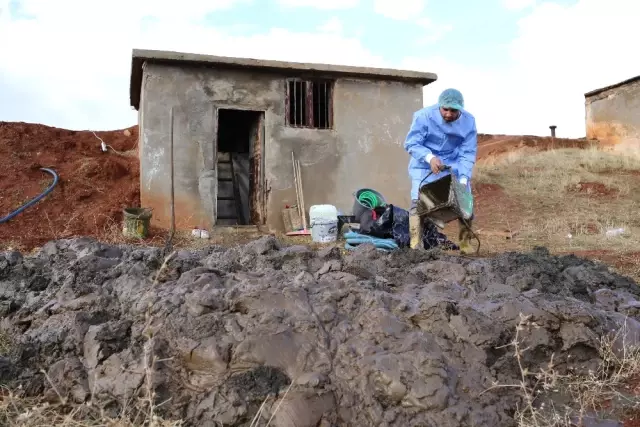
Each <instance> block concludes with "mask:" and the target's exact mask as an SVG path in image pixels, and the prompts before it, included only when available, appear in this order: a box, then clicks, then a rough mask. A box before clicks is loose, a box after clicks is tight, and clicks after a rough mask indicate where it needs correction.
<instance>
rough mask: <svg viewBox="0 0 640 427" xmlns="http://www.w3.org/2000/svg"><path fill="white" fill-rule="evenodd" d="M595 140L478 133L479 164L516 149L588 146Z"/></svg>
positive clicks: (544, 149)
mask: <svg viewBox="0 0 640 427" xmlns="http://www.w3.org/2000/svg"><path fill="white" fill-rule="evenodd" d="M593 143H594V142H592V141H588V140H586V139H567V138H552V137H550V136H545V137H540V136H529V135H524V136H518V135H487V134H478V155H477V157H478V164H482V163H490V162H492V161H496V160H498V159H499V158H500V157H502V156H503V155H506V154H508V153H511V152H514V151H521V152H538V151H546V150H554V149H559V148H586V147H590V146H591V145H592V144H593Z"/></svg>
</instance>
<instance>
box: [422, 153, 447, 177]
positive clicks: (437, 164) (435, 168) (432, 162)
mask: <svg viewBox="0 0 640 427" xmlns="http://www.w3.org/2000/svg"><path fill="white" fill-rule="evenodd" d="M425 160H426V161H427V162H428V163H429V166H431V172H433V173H440V172H441V171H443V170H444V165H443V164H442V161H441V160H440V159H439V158H438V157H436V156H434V155H433V154H429V155H427V157H426V158H425Z"/></svg>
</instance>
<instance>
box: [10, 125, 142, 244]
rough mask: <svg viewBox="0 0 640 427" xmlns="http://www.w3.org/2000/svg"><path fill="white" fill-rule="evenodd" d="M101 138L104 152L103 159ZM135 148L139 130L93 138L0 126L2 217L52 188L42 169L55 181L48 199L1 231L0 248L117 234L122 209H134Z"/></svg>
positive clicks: (136, 201)
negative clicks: (114, 229)
mask: <svg viewBox="0 0 640 427" xmlns="http://www.w3.org/2000/svg"><path fill="white" fill-rule="evenodd" d="M127 134H128V136H127ZM96 135H97V136H96ZM98 138H101V139H102V140H104V142H105V143H106V144H108V145H109V147H110V148H109V149H108V152H107V153H103V152H102V151H101V150H100V139H98ZM137 141H138V128H137V126H135V127H132V128H130V129H126V130H117V131H109V132H95V135H94V133H93V132H90V131H71V130H65V129H57V128H53V127H49V126H44V125H39V124H30V123H7V122H0V217H4V216H5V215H7V214H9V213H10V212H12V211H13V210H15V209H17V208H18V207H20V206H21V205H22V204H24V203H25V202H27V201H28V200H30V199H32V198H33V197H35V196H37V195H38V194H40V193H41V192H42V191H43V190H44V189H45V188H46V187H47V186H48V185H50V183H51V182H52V177H51V176H50V175H49V174H47V173H45V172H43V171H41V170H40V168H41V167H48V168H51V169H53V170H54V171H55V172H56V173H57V174H58V175H59V177H60V181H59V183H58V185H57V186H56V187H55V188H54V190H53V192H52V193H51V194H50V195H48V196H47V197H46V198H45V199H43V200H42V201H40V202H39V203H38V204H36V205H35V206H32V207H30V208H29V209H27V210H26V211H24V212H22V213H21V214H19V215H18V216H16V217H15V218H13V219H11V220H10V221H9V222H7V223H4V224H0V247H8V246H18V247H21V248H25V249H30V248H32V247H34V246H38V245H41V244H43V243H45V242H47V241H49V240H51V239H54V238H66V237H72V236H85V235H86V236H97V237H103V236H105V235H106V234H109V233H111V232H112V231H113V230H112V229H113V228H114V227H120V224H119V221H120V220H121V218H122V214H121V211H122V208H123V207H126V206H137V205H138V204H139V198H140V196H139V166H138V157H137V149H136V147H137ZM114 150H115V151H117V152H118V153H116V152H115V151H114Z"/></svg>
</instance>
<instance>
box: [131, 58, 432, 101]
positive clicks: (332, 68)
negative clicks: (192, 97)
mask: <svg viewBox="0 0 640 427" xmlns="http://www.w3.org/2000/svg"><path fill="white" fill-rule="evenodd" d="M145 61H149V62H156V63H171V64H188V65H200V66H203V65H207V64H209V65H218V66H224V67H225V68H257V69H263V70H270V71H280V72H286V71H289V72H292V71H293V72H298V73H301V72H307V73H318V74H323V75H336V76H347V77H348V76H350V77H360V78H368V79H375V80H391V81H405V82H415V83H421V84H422V85H424V86H426V85H428V84H429V83H433V82H434V81H436V80H437V79H438V76H437V75H436V74H435V73H424V72H419V71H409V70H396V69H390V68H369V67H354V66H347V65H332V64H315V63H303V62H285V61H272V60H263V59H253V58H235V57H227V56H213V55H201V54H195V53H181V52H170V51H162V50H145V49H133V52H132V55H131V79H130V82H129V97H130V104H131V106H132V107H134V108H135V109H136V110H137V109H138V108H139V107H140V88H141V85H142V66H143V64H144V63H145ZM294 74H295V73H294Z"/></svg>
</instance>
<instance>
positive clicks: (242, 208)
mask: <svg viewBox="0 0 640 427" xmlns="http://www.w3.org/2000/svg"><path fill="white" fill-rule="evenodd" d="M263 123H264V112H262V111H249V110H234V109H219V110H218V134H217V151H218V196H217V197H218V200H217V214H216V216H217V218H216V224H217V225H249V224H255V225H258V224H263V223H264V192H263V185H262V183H263V176H264V171H263V160H262V159H263V156H262V152H263V144H264V129H263Z"/></svg>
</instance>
